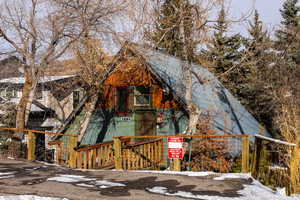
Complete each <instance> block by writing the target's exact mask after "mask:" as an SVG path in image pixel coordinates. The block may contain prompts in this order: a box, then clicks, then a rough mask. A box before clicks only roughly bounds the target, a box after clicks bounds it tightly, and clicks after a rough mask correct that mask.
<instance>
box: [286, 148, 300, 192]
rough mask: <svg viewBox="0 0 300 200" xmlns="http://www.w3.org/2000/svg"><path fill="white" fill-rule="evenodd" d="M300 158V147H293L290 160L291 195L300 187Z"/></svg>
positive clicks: (288, 190)
mask: <svg viewBox="0 0 300 200" xmlns="http://www.w3.org/2000/svg"><path fill="white" fill-rule="evenodd" d="M299 158H300V148H299V147H298V146H295V147H291V160H290V174H289V175H290V185H289V187H287V194H288V195H291V194H293V193H295V192H296V190H297V189H298V188H299V187H300V185H299V184H300V183H299V166H298V165H299Z"/></svg>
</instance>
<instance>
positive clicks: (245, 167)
mask: <svg viewBox="0 0 300 200" xmlns="http://www.w3.org/2000/svg"><path fill="white" fill-rule="evenodd" d="M249 147H250V145H249V137H243V148H242V173H248V172H249Z"/></svg>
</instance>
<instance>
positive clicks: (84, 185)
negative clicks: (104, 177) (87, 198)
mask: <svg viewBox="0 0 300 200" xmlns="http://www.w3.org/2000/svg"><path fill="white" fill-rule="evenodd" d="M76 185H77V186H80V187H87V188H93V187H94V185H90V184H86V183H79V184H76Z"/></svg>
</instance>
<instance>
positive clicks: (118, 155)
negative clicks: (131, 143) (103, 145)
mask: <svg viewBox="0 0 300 200" xmlns="http://www.w3.org/2000/svg"><path fill="white" fill-rule="evenodd" d="M121 148H122V146H121V137H114V157H115V168H116V169H117V170H122V149H121Z"/></svg>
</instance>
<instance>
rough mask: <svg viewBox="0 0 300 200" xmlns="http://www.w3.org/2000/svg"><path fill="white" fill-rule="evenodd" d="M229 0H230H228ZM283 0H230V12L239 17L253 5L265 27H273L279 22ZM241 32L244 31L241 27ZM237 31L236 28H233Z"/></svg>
mask: <svg viewBox="0 0 300 200" xmlns="http://www.w3.org/2000/svg"><path fill="white" fill-rule="evenodd" d="M229 1H230V0H229ZM284 1H285V0H256V1H255V0H231V6H230V14H231V15H232V16H234V17H240V16H241V15H242V14H245V13H249V11H250V10H251V9H252V8H253V7H254V8H255V9H257V10H258V12H259V14H260V16H261V19H262V21H263V22H264V23H265V27H266V28H273V27H274V26H275V27H276V25H279V24H280V21H281V15H280V11H279V9H281V8H282V4H283V2H284ZM241 29H242V32H244V30H243V28H241ZM235 31H238V30H235Z"/></svg>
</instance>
